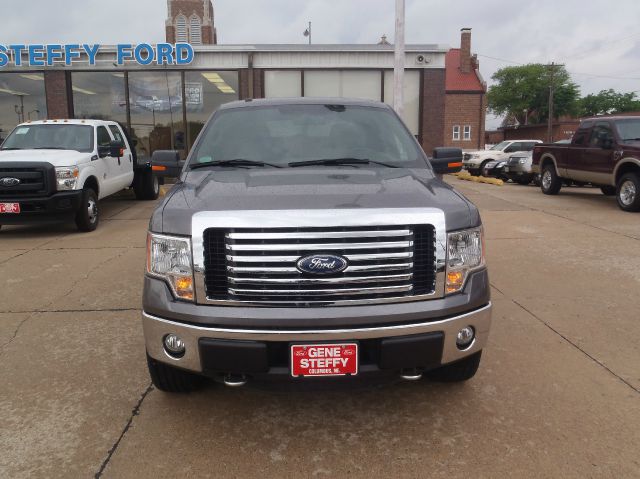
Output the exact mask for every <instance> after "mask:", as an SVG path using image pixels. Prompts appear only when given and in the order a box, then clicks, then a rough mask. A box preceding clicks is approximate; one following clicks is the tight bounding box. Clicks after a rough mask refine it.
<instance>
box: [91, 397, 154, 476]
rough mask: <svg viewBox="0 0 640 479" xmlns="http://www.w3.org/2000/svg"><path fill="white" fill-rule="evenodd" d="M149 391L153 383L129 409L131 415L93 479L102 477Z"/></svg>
mask: <svg viewBox="0 0 640 479" xmlns="http://www.w3.org/2000/svg"><path fill="white" fill-rule="evenodd" d="M151 391H153V384H149V386H147V389H145V390H144V392H143V393H142V395H141V396H140V399H138V402H137V403H136V405H135V406H134V407H133V409H132V410H131V415H130V416H129V419H128V420H127V423H126V424H125V426H124V429H123V430H122V432H121V433H120V436H118V439H116V442H114V443H113V446H111V449H109V451H108V452H107V457H106V458H105V459H104V461H102V464H101V465H100V469H98V472H96V474H95V476H94V477H95V479H99V478H101V477H102V474H103V473H104V470H105V469H106V468H107V466H108V465H109V462H110V461H111V458H112V457H113V455H114V454H115V452H116V451H117V449H118V446H119V445H120V443H121V442H122V439H124V436H125V434H127V432H128V431H129V429H130V428H131V424H133V418H134V417H136V416H137V415H138V414H140V408H141V407H142V403H143V402H144V400H145V398H146V397H147V396H148V395H149V393H150V392H151Z"/></svg>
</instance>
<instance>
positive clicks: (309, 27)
mask: <svg viewBox="0 0 640 479" xmlns="http://www.w3.org/2000/svg"><path fill="white" fill-rule="evenodd" d="M303 35H304V36H305V37H309V45H311V22H309V26H308V27H307V29H306V30H305V31H304V33H303Z"/></svg>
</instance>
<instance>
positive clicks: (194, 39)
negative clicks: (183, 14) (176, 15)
mask: <svg viewBox="0 0 640 479" xmlns="http://www.w3.org/2000/svg"><path fill="white" fill-rule="evenodd" d="M189 37H190V39H191V43H192V44H193V45H202V28H201V24H200V18H198V17H197V16H196V15H192V16H191V18H190V19H189Z"/></svg>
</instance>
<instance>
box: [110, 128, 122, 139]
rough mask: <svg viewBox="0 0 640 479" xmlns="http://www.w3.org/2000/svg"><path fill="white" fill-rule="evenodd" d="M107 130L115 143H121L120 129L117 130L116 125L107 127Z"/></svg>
mask: <svg viewBox="0 0 640 479" xmlns="http://www.w3.org/2000/svg"><path fill="white" fill-rule="evenodd" d="M109 129H110V130H111V133H112V134H113V137H114V138H115V139H116V141H123V139H122V133H121V132H120V128H118V127H117V126H116V125H109Z"/></svg>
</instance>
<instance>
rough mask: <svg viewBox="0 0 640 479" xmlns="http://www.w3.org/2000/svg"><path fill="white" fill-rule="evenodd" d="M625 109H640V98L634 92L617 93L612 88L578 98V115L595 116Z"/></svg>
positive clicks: (620, 111)
mask: <svg viewBox="0 0 640 479" xmlns="http://www.w3.org/2000/svg"><path fill="white" fill-rule="evenodd" d="M625 111H640V99H638V98H637V97H636V94H635V93H634V92H629V93H618V92H616V91H614V90H613V89H611V88H610V89H608V90H601V91H600V93H591V94H589V95H587V96H585V97H583V98H581V99H580V115H581V116H595V115H606V114H610V113H623V112H625Z"/></svg>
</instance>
